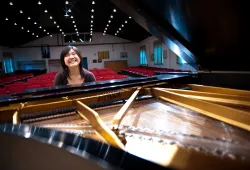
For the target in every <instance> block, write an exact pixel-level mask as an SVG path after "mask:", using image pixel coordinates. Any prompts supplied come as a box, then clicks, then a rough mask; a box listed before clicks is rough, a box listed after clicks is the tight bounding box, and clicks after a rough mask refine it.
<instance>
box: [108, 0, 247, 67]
mask: <svg viewBox="0 0 250 170" xmlns="http://www.w3.org/2000/svg"><path fill="white" fill-rule="evenodd" d="M111 1H112V2H113V3H114V4H115V5H116V6H118V7H119V8H120V9H121V10H123V11H124V12H125V13H127V14H128V15H129V16H131V17H132V18H133V20H135V21H136V22H137V23H138V24H140V25H141V26H142V27H144V28H145V29H146V30H147V31H149V32H150V33H151V34H152V35H153V36H155V37H157V38H158V39H159V40H161V41H162V42H163V43H164V44H165V45H166V46H168V47H169V48H170V49H171V50H172V51H173V52H175V53H176V54H177V55H178V56H179V57H181V58H183V59H184V60H185V61H186V62H187V63H189V64H190V65H192V66H193V67H194V68H196V69H197V68H199V69H208V70H212V71H214V70H216V71H217V70H220V71H249V70H250V67H249V64H248V63H249V61H250V59H249V58H250V57H249V56H248V55H247V53H246V51H247V49H248V44H249V38H250V36H249V32H250V31H249V30H250V29H249V26H248V25H249V24H248V22H249V19H248V18H247V17H248V16H249V13H250V10H249V8H248V5H247V4H246V3H247V1H236V0H221V1H217V0H209V1H200V0H194V1H190V0H111Z"/></svg>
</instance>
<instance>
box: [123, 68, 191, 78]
mask: <svg viewBox="0 0 250 170" xmlns="http://www.w3.org/2000/svg"><path fill="white" fill-rule="evenodd" d="M123 71H125V72H129V73H133V74H138V75H141V76H153V75H155V72H157V71H158V72H187V71H188V70H175V69H168V68H157V67H146V66H137V67H125V68H123Z"/></svg>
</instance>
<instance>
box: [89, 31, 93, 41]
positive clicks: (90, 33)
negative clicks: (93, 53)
mask: <svg viewBox="0 0 250 170" xmlns="http://www.w3.org/2000/svg"><path fill="white" fill-rule="evenodd" d="M90 35H92V33H90ZM89 41H91V40H89Z"/></svg>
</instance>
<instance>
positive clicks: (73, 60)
mask: <svg viewBox="0 0 250 170" xmlns="http://www.w3.org/2000/svg"><path fill="white" fill-rule="evenodd" d="M80 62H81V60H80V58H79V56H78V55H77V54H76V52H75V51H74V50H73V49H70V50H69V52H68V54H67V55H66V56H65V57H64V63H65V64H66V66H68V67H75V66H78V65H79V64H80Z"/></svg>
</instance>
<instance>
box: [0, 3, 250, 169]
mask: <svg viewBox="0 0 250 170" xmlns="http://www.w3.org/2000/svg"><path fill="white" fill-rule="evenodd" d="M111 2H112V3H114V4H115V5H116V6H117V7H119V8H120V9H121V10H123V11H124V12H125V13H127V14H129V15H130V16H132V17H133V19H134V20H135V21H136V22H138V23H139V24H140V25H141V26H142V27H144V28H145V29H146V30H148V31H149V32H150V33H152V35H154V36H156V37H157V38H158V39H159V40H160V41H162V43H164V44H165V45H167V46H168V47H169V48H170V49H171V50H173V51H174V52H175V53H177V54H178V56H179V57H182V58H183V59H184V60H185V61H186V62H187V63H189V64H190V65H192V66H193V67H194V68H196V69H197V70H198V71H197V72H192V73H164V72H161V73H159V74H158V75H155V76H152V77H143V78H128V79H126V80H115V81H105V82H98V83H89V84H83V85H81V86H58V87H50V88H47V89H36V90H29V91H26V92H24V93H19V94H12V95H8V96H3V97H2V98H1V99H0V122H1V124H0V132H1V133H0V140H1V145H0V147H1V159H0V167H1V168H3V169H55V168H56V169H69V168H71V169H76V168H87V169H133V168H140V169H143V168H147V169H185V170H186V169H250V160H249V159H250V137H249V136H250V91H249V87H250V83H249V81H250V79H249V78H250V77H249V72H248V71H249V70H250V67H249V66H248V60H249V57H247V55H245V54H242V52H243V51H245V50H246V49H247V44H248V43H247V41H248V40H249V36H248V35H249V33H248V29H247V20H246V17H247V16H248V15H247V13H249V12H248V8H247V5H246V4H244V2H236V1H233V0H228V1H219V2H218V1H214V0H211V1H206V2H204V1H202V2H200V1H178V0H173V1H165V0H157V1H153V0H111ZM232 61H233V62H232Z"/></svg>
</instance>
